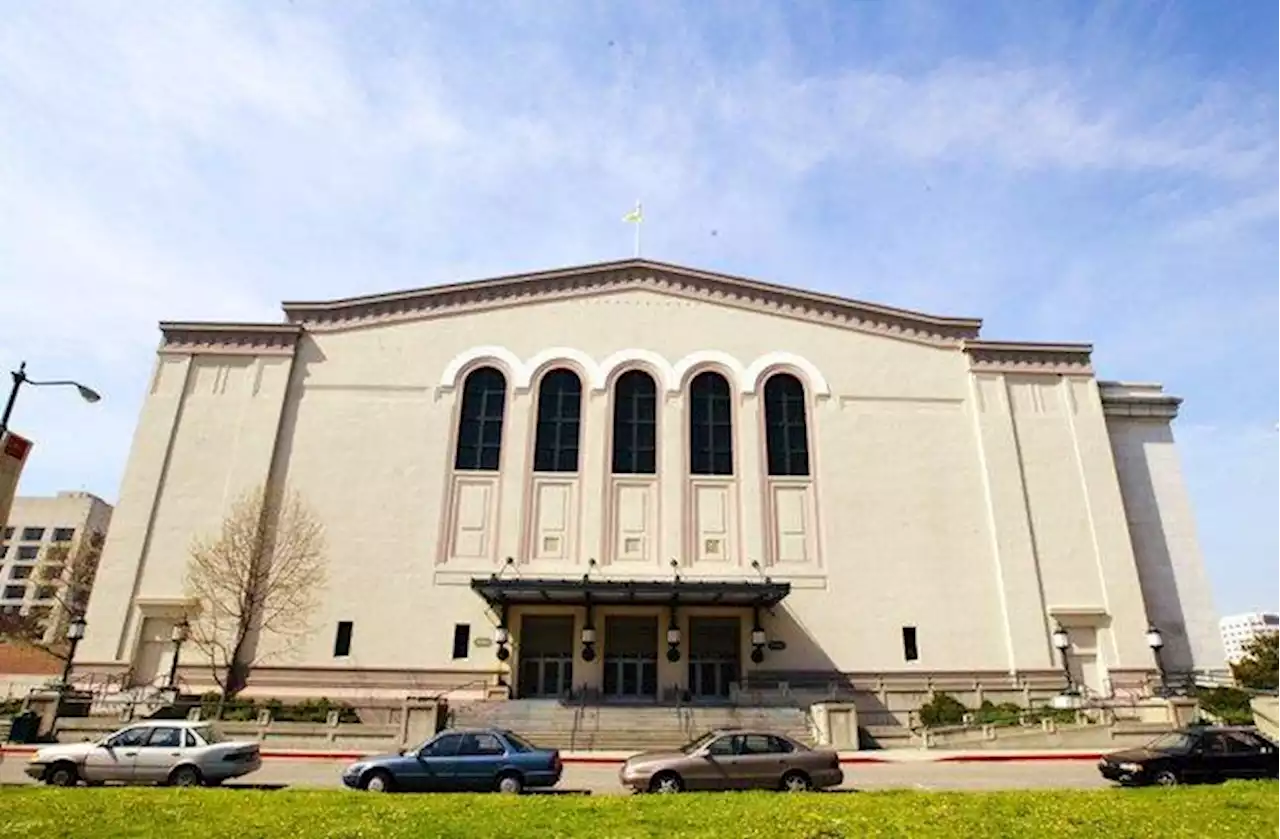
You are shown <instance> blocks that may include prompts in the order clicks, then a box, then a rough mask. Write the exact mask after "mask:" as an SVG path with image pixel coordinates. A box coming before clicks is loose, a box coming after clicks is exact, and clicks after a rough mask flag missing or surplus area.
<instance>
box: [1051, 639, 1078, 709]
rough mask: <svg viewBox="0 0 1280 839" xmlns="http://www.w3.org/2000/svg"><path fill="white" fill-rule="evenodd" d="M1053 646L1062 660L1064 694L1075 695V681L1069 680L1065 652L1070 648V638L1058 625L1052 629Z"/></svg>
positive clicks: (1069, 665) (1069, 668)
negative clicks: (1064, 680)
mask: <svg viewBox="0 0 1280 839" xmlns="http://www.w3.org/2000/svg"><path fill="white" fill-rule="evenodd" d="M1053 646H1054V649H1056V650H1057V651H1058V655H1059V656H1060V657H1061V658H1062V675H1064V676H1066V678H1067V689H1066V690H1065V691H1063V692H1064V693H1075V692H1076V685H1075V681H1074V680H1073V679H1072V678H1071V663H1070V662H1069V661H1068V660H1067V650H1069V649H1070V648H1071V636H1070V635H1068V634H1067V631H1066V630H1065V629H1063V628H1062V624H1058V625H1057V626H1055V627H1054V628H1053Z"/></svg>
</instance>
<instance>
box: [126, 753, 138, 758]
mask: <svg viewBox="0 0 1280 839" xmlns="http://www.w3.org/2000/svg"><path fill="white" fill-rule="evenodd" d="M124 756H125V757H137V756H138V753H137V752H125V753H124Z"/></svg>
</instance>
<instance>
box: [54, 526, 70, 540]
mask: <svg viewBox="0 0 1280 839" xmlns="http://www.w3.org/2000/svg"><path fill="white" fill-rule="evenodd" d="M75 535H76V529H75V528H74V527H55V528H54V529H53V541H55V542H70V541H71V539H72V537H73V536H75Z"/></svg>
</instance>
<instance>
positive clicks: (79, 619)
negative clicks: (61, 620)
mask: <svg viewBox="0 0 1280 839" xmlns="http://www.w3.org/2000/svg"><path fill="white" fill-rule="evenodd" d="M84 630H85V620H84V617H83V616H82V615H76V616H75V617H73V618H72V619H71V623H70V624H68V625H67V640H68V641H70V642H71V649H69V650H67V663H66V665H65V666H63V668H62V690H64V691H65V690H66V689H67V688H68V687H69V686H70V682H71V662H72V661H74V660H75V657H76V647H78V646H80V639H81V638H83V637H84Z"/></svg>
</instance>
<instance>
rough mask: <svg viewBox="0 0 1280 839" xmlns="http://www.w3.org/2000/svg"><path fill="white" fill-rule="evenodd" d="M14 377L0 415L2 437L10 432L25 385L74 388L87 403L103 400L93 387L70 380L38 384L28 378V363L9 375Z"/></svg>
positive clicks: (0, 433)
mask: <svg viewBox="0 0 1280 839" xmlns="http://www.w3.org/2000/svg"><path fill="white" fill-rule="evenodd" d="M9 375H10V376H12V377H13V388H12V389H11V390H10V391H9V401H7V402H5V403H4V413H3V414H0V437H3V436H4V433H5V432H6V431H8V430H9V417H10V415H11V414H13V403H14V402H16V401H17V399H18V391H19V390H21V389H22V386H23V385H31V386H32V387H73V388H75V389H76V390H78V391H80V396H81V398H83V399H84V401H85V402H89V403H93V402H97V401H98V400H99V399H101V398H102V396H101V395H99V393H98V392H97V391H96V390H94V389H93V388H91V387H86V386H84V385H82V384H80V383H79V382H73V381H71V380H69V379H60V380H58V381H48V382H37V381H36V380H35V379H30V378H28V377H27V362H25V361H24V362H22V363H21V364H19V365H18V369H17V370H13V371H11V372H10V373H9Z"/></svg>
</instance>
